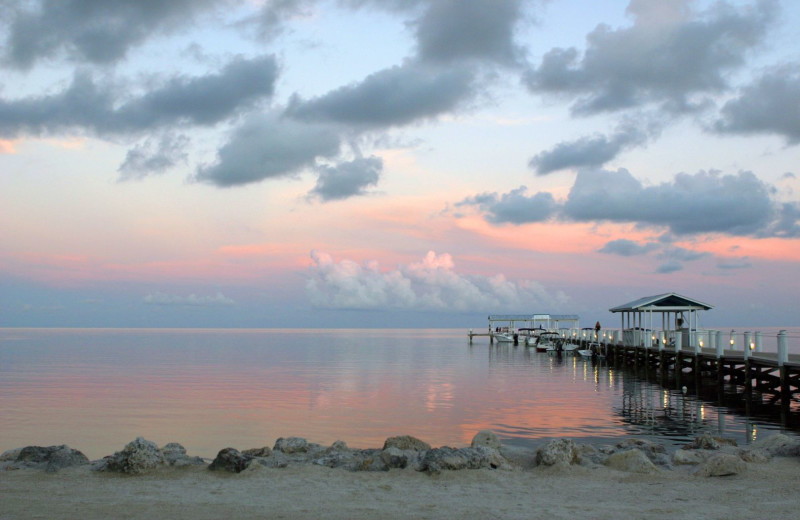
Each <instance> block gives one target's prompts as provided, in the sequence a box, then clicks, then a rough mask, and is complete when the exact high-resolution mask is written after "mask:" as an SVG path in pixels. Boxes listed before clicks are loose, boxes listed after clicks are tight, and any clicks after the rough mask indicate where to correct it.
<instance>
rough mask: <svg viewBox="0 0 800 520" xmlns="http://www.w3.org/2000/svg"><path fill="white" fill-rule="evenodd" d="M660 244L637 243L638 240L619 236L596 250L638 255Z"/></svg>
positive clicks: (658, 246)
mask: <svg viewBox="0 0 800 520" xmlns="http://www.w3.org/2000/svg"><path fill="white" fill-rule="evenodd" d="M660 247H661V246H660V245H658V244H654V243H652V242H648V243H646V244H639V243H638V242H634V241H633V240H628V239H626V238H620V239H617V240H612V241H610V242H607V243H606V245H604V246H603V247H602V248H600V249H599V250H598V252H600V253H607V254H611V255H619V256H639V255H646V254H648V253H650V252H651V251H654V250H656V249H659V248H660Z"/></svg>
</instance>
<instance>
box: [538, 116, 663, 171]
mask: <svg viewBox="0 0 800 520" xmlns="http://www.w3.org/2000/svg"><path fill="white" fill-rule="evenodd" d="M647 139H648V135H647V133H646V132H645V131H643V130H641V129H639V128H636V127H635V126H632V125H624V126H621V127H620V128H618V129H617V130H616V131H615V133H614V134H612V135H611V136H604V135H595V136H592V137H582V138H580V139H578V140H575V141H565V142H561V143H559V144H557V145H556V146H555V147H553V148H552V149H551V150H547V151H544V152H541V153H539V154H537V155H536V156H534V157H533V158H532V159H531V160H530V162H529V163H528V166H530V167H531V168H533V169H535V170H536V173H537V175H546V174H548V173H552V172H555V171H558V170H565V169H568V168H598V167H600V166H602V165H604V164H605V163H607V162H608V161H611V160H612V159H614V158H615V157H616V156H617V155H618V154H619V153H620V152H622V151H623V150H625V149H628V148H632V147H635V146H638V145H641V144H643V143H645V142H646V141H647Z"/></svg>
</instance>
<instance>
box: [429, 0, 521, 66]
mask: <svg viewBox="0 0 800 520" xmlns="http://www.w3.org/2000/svg"><path fill="white" fill-rule="evenodd" d="M520 19H521V1H520V0H495V1H492V2H486V1H485V0H437V1H434V2H430V4H429V6H428V8H427V9H426V10H425V12H424V13H423V15H422V16H421V17H420V18H419V19H418V20H417V21H416V22H415V24H414V25H415V29H416V38H417V45H418V55H419V58H420V59H421V60H423V61H427V62H432V63H441V64H449V63H452V62H456V61H460V60H464V59H478V60H485V61H490V62H497V63H502V64H514V63H516V62H517V61H518V59H519V57H520V54H521V50H520V49H519V48H518V47H517V46H516V45H515V44H514V41H513V36H514V26H515V25H516V24H517V23H518V22H519V21H520Z"/></svg>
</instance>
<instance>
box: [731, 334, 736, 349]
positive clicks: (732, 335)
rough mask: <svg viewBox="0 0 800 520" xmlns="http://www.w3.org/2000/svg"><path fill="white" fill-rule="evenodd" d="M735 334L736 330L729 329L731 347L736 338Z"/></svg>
mask: <svg viewBox="0 0 800 520" xmlns="http://www.w3.org/2000/svg"><path fill="white" fill-rule="evenodd" d="M735 336H736V331H735V330H732V331H731V347H733V344H734V343H736V338H735Z"/></svg>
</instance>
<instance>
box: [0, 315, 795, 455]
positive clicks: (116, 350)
mask: <svg viewBox="0 0 800 520" xmlns="http://www.w3.org/2000/svg"><path fill="white" fill-rule="evenodd" d="M743 330H744V329H743ZM753 330H755V329H753ZM762 330H764V331H765V334H766V333H767V331H768V332H769V334H773V329H762ZM789 331H790V334H791V337H792V339H791V340H790V350H791V351H793V352H800V350H798V344H799V343H800V329H798V328H794V329H789ZM466 332H467V331H466V330H460V329H459V330H405V329H404V330H273V329H270V330H183V329H181V330H163V329H158V330H141V329H0V425H2V426H0V451H3V450H6V449H11V448H16V447H21V446H27V445H53V444H68V445H69V446H70V447H73V448H77V449H80V450H81V451H83V452H84V453H86V455H87V456H89V457H90V458H92V459H95V458H100V457H102V456H104V455H109V454H111V453H113V452H115V451H118V450H120V449H121V448H122V447H123V446H124V445H125V444H126V443H127V442H128V441H130V440H132V439H134V438H135V437H137V436H143V437H145V438H147V439H149V440H152V441H155V442H157V443H158V444H159V445H163V444H165V443H167V442H173V441H174V442H180V443H181V444H183V445H184V446H185V447H186V448H187V449H188V451H189V453H190V454H192V455H200V456H204V457H213V456H214V455H215V454H216V453H217V451H219V450H220V449H222V448H224V447H227V446H232V447H235V448H238V449H246V448H254V447H261V446H272V444H273V443H274V442H275V440H276V439H277V438H278V437H286V436H300V437H305V438H307V439H308V440H309V441H311V442H318V443H321V444H330V443H332V442H333V441H335V440H344V441H345V442H347V443H348V445H349V446H352V447H359V448H368V447H380V446H382V444H383V441H384V440H385V439H386V438H387V437H390V436H393V435H401V434H409V435H413V436H415V437H419V438H421V439H423V440H425V441H427V442H429V443H431V444H432V445H434V446H441V445H452V446H465V445H468V444H469V442H470V440H471V439H472V437H473V436H474V434H475V433H476V432H477V431H479V430H482V429H491V430H493V431H495V432H496V433H497V434H498V435H499V436H500V437H501V438H502V439H503V441H504V442H505V443H507V444H513V445H518V446H529V447H533V446H535V445H537V444H539V443H540V442H541V440H542V439H545V438H551V437H573V438H576V439H579V440H580V441H582V442H590V443H594V444H603V443H609V442H618V441H619V440H621V439H622V438H624V437H626V436H638V437H645V438H651V439H656V440H659V441H661V442H664V443H667V444H674V445H677V444H681V443H683V442H685V441H687V440H689V439H692V438H694V437H695V436H696V435H699V434H700V433H702V432H705V431H709V432H712V433H714V434H723V435H726V436H730V437H735V438H736V439H737V440H739V442H740V443H747V442H752V441H753V440H756V439H759V438H762V437H764V436H766V435H769V434H772V433H774V432H777V431H783V430H784V428H783V427H782V426H781V424H780V421H779V420H772V419H762V418H755V417H747V416H745V415H744V414H740V413H737V412H734V411H732V409H728V408H726V407H718V406H715V404H714V403H713V402H712V401H708V400H702V399H698V398H695V397H693V396H692V395H686V396H684V395H683V394H682V393H681V392H679V391H675V390H670V389H666V388H663V387H661V386H660V385H658V384H657V383H655V382H648V381H645V380H643V378H642V377H637V376H635V375H633V374H631V373H630V372H628V371H626V370H623V369H614V368H613V367H607V366H605V365H603V364H592V363H591V362H590V361H583V360H582V359H580V358H579V357H572V356H565V357H563V358H562V359H558V358H556V357H554V356H551V355H548V354H544V353H536V352H534V351H532V350H530V349H526V348H524V347H514V346H512V345H506V344H501V345H494V346H490V345H489V342H488V339H487V338H476V339H475V341H474V342H473V344H472V345H470V344H469V342H468V340H467V337H466ZM774 333H777V329H775V330H774ZM691 393H692V392H690V394H691ZM787 433H790V434H791V435H797V433H796V431H795V430H792V429H790V430H789V431H787Z"/></svg>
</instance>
